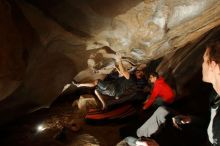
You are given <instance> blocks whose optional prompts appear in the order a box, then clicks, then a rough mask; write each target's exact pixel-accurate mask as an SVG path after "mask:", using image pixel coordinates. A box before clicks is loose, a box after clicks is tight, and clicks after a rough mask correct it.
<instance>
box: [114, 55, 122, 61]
mask: <svg viewBox="0 0 220 146" xmlns="http://www.w3.org/2000/svg"><path fill="white" fill-rule="evenodd" d="M121 58H122V56H121V54H120V53H116V57H115V60H116V62H119V61H121Z"/></svg>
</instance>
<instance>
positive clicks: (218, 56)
mask: <svg viewBox="0 0 220 146" xmlns="http://www.w3.org/2000/svg"><path fill="white" fill-rule="evenodd" d="M202 80H203V81H204V82H208V83H211V84H212V85H213V88H214V89H215V91H216V92H217V93H218V94H219V95H220V40H219V41H215V42H211V43H209V44H208V45H207V47H206V51H205V53H204V55H203V64H202Z"/></svg>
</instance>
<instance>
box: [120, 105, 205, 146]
mask: <svg viewBox="0 0 220 146" xmlns="http://www.w3.org/2000/svg"><path fill="white" fill-rule="evenodd" d="M172 125H173V126H172ZM206 126H207V121H206V119H205V118H203V117H198V116H192V115H190V116H189V115H181V114H177V113H176V112H175V111H173V110H171V109H169V108H167V107H164V106H160V107H158V109H157V110H156V111H155V112H154V113H153V115H152V116H151V117H150V118H149V119H148V120H147V121H146V122H145V123H144V124H143V125H142V126H141V127H140V128H138V130H137V133H136V134H137V136H138V138H135V137H130V136H129V137H126V138H125V139H124V140H122V141H121V142H120V143H118V144H117V146H125V145H126V146H127V145H129V146H159V145H160V146H163V145H164V146H167V145H169V146H176V145H184V144H183V143H185V144H186V143H187V144H186V145H189V144H192V143H193V142H192V141H186V139H185V138H186V137H187V136H188V139H187V140H189V139H193V140H194V141H196V139H199V138H201V137H202V138H204V139H205V138H206V134H205V131H204V129H206ZM164 129H165V130H166V131H167V133H166V132H164ZM187 132H188V133H187ZM186 133H187V134H186ZM184 134H185V135H184ZM186 135H187V136H186ZM192 135H193V136H192ZM198 137H199V138H198ZM169 138H170V140H169ZM204 139H199V140H200V141H201V143H202V142H204ZM202 140H203V141H202ZM184 141H186V142H184ZM197 141H198V140H197ZM197 141H196V142H197ZM197 144H198V143H197Z"/></svg>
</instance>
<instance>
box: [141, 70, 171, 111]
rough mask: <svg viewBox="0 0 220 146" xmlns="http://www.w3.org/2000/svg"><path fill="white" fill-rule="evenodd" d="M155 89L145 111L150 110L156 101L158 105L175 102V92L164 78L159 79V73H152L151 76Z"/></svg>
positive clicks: (150, 79)
mask: <svg viewBox="0 0 220 146" xmlns="http://www.w3.org/2000/svg"><path fill="white" fill-rule="evenodd" d="M149 81H150V83H152V84H153V89H152V92H151V95H150V97H149V98H148V99H147V100H146V101H145V103H144V106H143V109H144V110H146V109H148V108H149V107H150V106H151V105H152V104H153V103H154V102H155V101H156V104H158V105H161V104H170V103H172V102H173V101H174V96H175V94H174V92H173V90H172V89H171V87H170V86H169V85H168V84H167V83H166V82H165V81H164V78H163V77H159V75H158V73H157V72H151V73H150V76H149Z"/></svg>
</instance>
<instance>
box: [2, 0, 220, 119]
mask: <svg viewBox="0 0 220 146" xmlns="http://www.w3.org/2000/svg"><path fill="white" fill-rule="evenodd" d="M0 11H1V13H0V25H1V27H0V31H1V35H0V41H1V50H0V51H1V52H0V55H1V57H0V60H1V61H0V68H1V69H0V75H1V80H0V95H1V97H0V99H1V102H0V104H1V107H2V109H1V111H0V114H3V113H4V112H5V111H7V110H9V111H11V113H13V112H14V111H16V110H17V109H18V108H20V107H22V109H21V113H27V112H31V111H33V110H35V109H37V108H39V107H47V106H49V105H50V104H51V102H52V101H53V100H54V99H56V98H57V97H58V96H59V95H60V94H61V92H62V90H63V87H64V86H65V85H66V84H68V83H69V82H70V81H71V80H72V78H73V77H75V79H77V80H81V81H82V80H89V79H91V78H100V77H103V76H100V75H101V74H106V73H108V72H109V71H111V70H112V68H113V64H114V53H115V52H118V53H121V54H122V56H123V57H124V58H126V59H127V60H129V61H130V62H132V63H134V64H138V63H142V62H144V63H148V62H149V61H151V60H154V59H158V58H160V57H164V59H163V60H162V62H161V64H160V65H159V67H158V69H157V70H158V71H159V72H161V73H162V74H165V73H166V72H167V71H168V70H169V69H170V68H172V73H173V74H174V76H175V77H176V78H177V79H179V78H180V77H179V76H181V75H182V74H184V73H186V72H187V70H189V68H190V69H192V73H194V72H196V71H197V70H198V69H199V67H200V65H201V64H200V63H201V56H202V51H201V49H200V48H204V44H205V42H206V41H207V40H208V39H209V38H211V37H212V36H213V35H217V34H218V33H217V34H216V32H217V31H219V30H218V28H217V29H216V30H217V31H210V30H211V29H213V28H215V27H217V26H218V25H219V24H220V1H219V0H184V1H180V0H117V1H116V0H92V1H91V0H62V1H60V0H26V1H25V0H8V1H6V0H0ZM208 32H209V33H208ZM94 54H95V55H97V54H101V60H100V58H98V59H97V60H94V57H93V58H92V56H94ZM189 58H191V59H189ZM196 59H197V60H198V62H197V63H195V64H192V63H190V62H192V60H196ZM97 61H98V63H97ZM126 62H128V61H126V60H125V63H126ZM100 64H101V65H100ZM94 66H95V67H96V68H98V69H97V70H98V71H99V72H98V74H97V73H95V72H94ZM183 66H184V67H183ZM91 68H93V70H92V69H91ZM103 68H104V69H103ZM97 70H96V71H97ZM189 78H190V76H186V78H184V79H182V80H181V79H180V80H177V83H179V84H184V83H185V81H186V79H189ZM6 104H7V105H8V106H5V105H6ZM13 116H16V115H13V114H12V116H11V117H13ZM7 120H8V119H5V121H7Z"/></svg>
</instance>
